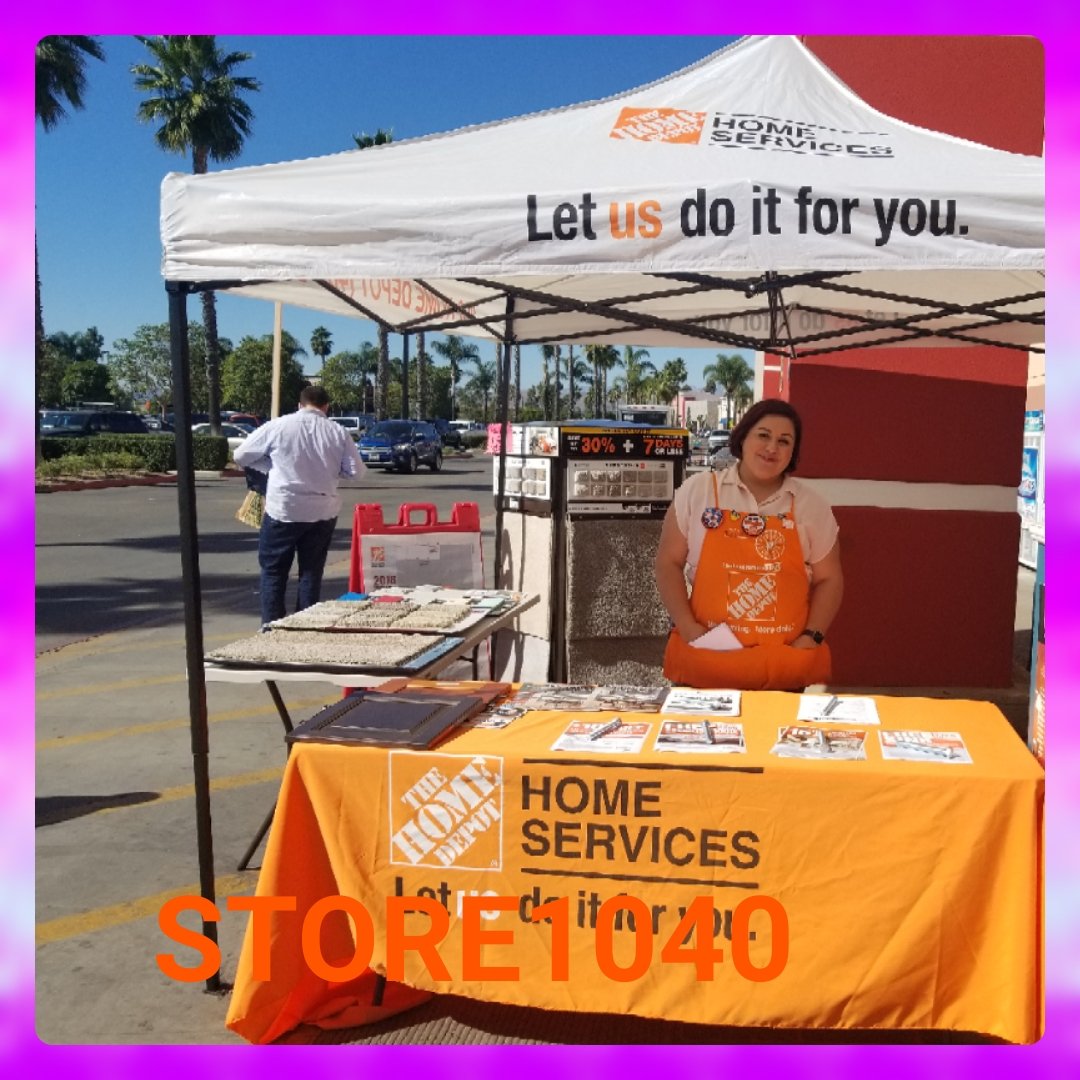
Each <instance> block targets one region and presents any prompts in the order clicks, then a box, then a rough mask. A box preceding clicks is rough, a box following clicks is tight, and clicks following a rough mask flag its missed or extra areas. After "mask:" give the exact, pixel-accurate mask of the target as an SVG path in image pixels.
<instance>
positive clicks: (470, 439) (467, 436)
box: [461, 431, 488, 450]
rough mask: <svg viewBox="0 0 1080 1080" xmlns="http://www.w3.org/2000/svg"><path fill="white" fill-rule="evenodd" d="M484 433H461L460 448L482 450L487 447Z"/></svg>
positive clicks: (485, 433)
mask: <svg viewBox="0 0 1080 1080" xmlns="http://www.w3.org/2000/svg"><path fill="white" fill-rule="evenodd" d="M487 438H488V437H487V432H486V431H463V432H462V433H461V447H462V449H463V450H483V449H484V448H485V447H486V446H487Z"/></svg>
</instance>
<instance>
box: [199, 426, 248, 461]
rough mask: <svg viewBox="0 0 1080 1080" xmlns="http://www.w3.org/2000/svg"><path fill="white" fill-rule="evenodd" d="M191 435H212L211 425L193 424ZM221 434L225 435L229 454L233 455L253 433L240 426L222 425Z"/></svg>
mask: <svg viewBox="0 0 1080 1080" xmlns="http://www.w3.org/2000/svg"><path fill="white" fill-rule="evenodd" d="M191 434H192V435H209V434H210V425H209V424H192V425H191ZM221 434H222V435H224V436H225V438H226V439H227V440H228V442H229V453H230V454H231V453H232V452H233V451H234V450H235V449H236V448H237V447H238V446H239V445H240V444H241V443H242V442H243V441H244V440H245V439H246V438H247V437H248V436H249V435H250V434H251V432H250V431H247V430H245V429H244V428H242V427H240V426H239V425H238V424H222V425H221Z"/></svg>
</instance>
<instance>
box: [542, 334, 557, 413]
mask: <svg viewBox="0 0 1080 1080" xmlns="http://www.w3.org/2000/svg"><path fill="white" fill-rule="evenodd" d="M540 358H541V360H542V362H543V366H542V368H541V377H540V382H541V385H542V386H543V388H544V419H545V420H550V419H551V369H550V367H549V365H550V364H551V361H552V360H554V359H555V346H554V345H546V344H545V345H541V346H540Z"/></svg>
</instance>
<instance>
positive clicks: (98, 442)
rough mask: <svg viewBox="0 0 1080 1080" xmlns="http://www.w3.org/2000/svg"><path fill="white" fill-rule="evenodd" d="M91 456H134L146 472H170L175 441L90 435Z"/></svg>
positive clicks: (159, 437) (158, 437) (160, 437)
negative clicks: (110, 454)
mask: <svg viewBox="0 0 1080 1080" xmlns="http://www.w3.org/2000/svg"><path fill="white" fill-rule="evenodd" d="M81 441H82V442H85V443H89V444H90V448H89V449H88V450H87V451H85V452H86V453H92V454H109V453H126V454H135V455H136V456H137V457H138V458H139V459H140V460H141V461H142V463H143V467H144V468H145V469H146V470H147V471H148V472H170V471H171V470H173V469H175V468H176V439H175V438H174V437H173V436H172V435H165V434H161V435H158V434H155V435H91V436H90V437H89V438H86V439H83V440H81Z"/></svg>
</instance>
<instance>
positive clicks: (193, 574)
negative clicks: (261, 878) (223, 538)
mask: <svg viewBox="0 0 1080 1080" xmlns="http://www.w3.org/2000/svg"><path fill="white" fill-rule="evenodd" d="M165 288H166V290H167V292H168V294H169V349H170V353H171V356H172V379H173V418H174V421H175V424H174V426H175V428H176V493H177V499H178V502H179V505H180V570H181V574H182V576H183V591H184V640H185V642H186V647H187V684H188V709H189V714H190V718H191V758H192V765H193V767H194V772H195V832H196V837H197V839H198V845H199V892H200V893H201V894H202V895H203V896H204V897H205V898H206V899H207V900H209V901H210V902H211V903H215V899H216V897H215V891H214V838H213V831H212V828H211V823H210V761H209V757H210V732H209V728H208V725H207V717H206V678H205V675H204V673H203V633H202V588H201V583H200V578H199V532H198V527H197V524H196V520H195V459H194V454H193V450H192V436H191V373H190V364H189V356H188V324H187V288H186V287H185V286H183V285H179V284H176V283H175V282H169V283H167V284H166V286H165ZM202 932H203V935H204V936H205V937H207V938H209V939H210V940H211V941H212V942H214V944H215V945H216V944H217V922H215V921H210V920H206V919H204V920H203V925H202ZM206 990H207V992H208V993H218V992H220V991H221V990H222V985H221V976H220V974H219V972H216V971H215V972H214V973H213V974H212V975H211V976H210V977H209V978H208V979H207V980H206Z"/></svg>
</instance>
